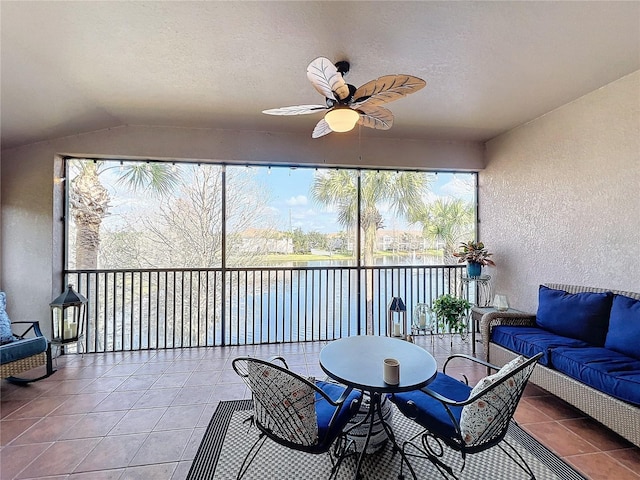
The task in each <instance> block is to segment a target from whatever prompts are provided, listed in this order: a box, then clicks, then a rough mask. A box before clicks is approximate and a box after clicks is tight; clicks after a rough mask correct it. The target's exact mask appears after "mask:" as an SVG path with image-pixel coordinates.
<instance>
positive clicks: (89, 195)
mask: <svg viewBox="0 0 640 480" xmlns="http://www.w3.org/2000/svg"><path fill="white" fill-rule="evenodd" d="M70 168H71V169H73V170H76V171H77V172H78V174H77V175H76V176H75V177H74V178H73V180H72V181H71V182H70V189H69V203H70V205H71V209H70V212H71V215H72V216H73V220H74V222H75V225H76V258H75V263H76V265H75V268H76V269H91V270H95V269H97V268H98V251H99V248H100V227H101V225H102V221H103V219H104V218H105V217H106V216H107V215H108V214H109V207H110V205H109V204H110V201H111V195H110V194H109V191H108V190H107V189H106V188H105V187H104V185H103V184H102V182H101V181H100V175H101V174H103V173H104V172H106V171H108V170H113V169H115V168H120V170H119V172H120V173H119V178H118V183H120V184H123V185H125V186H126V187H127V188H129V189H130V190H132V191H138V190H141V189H143V190H146V191H148V192H149V193H151V194H159V195H164V194H166V193H168V192H170V191H172V190H173V188H174V187H175V185H176V184H177V176H176V175H175V173H174V172H173V171H172V168H171V166H170V165H167V164H163V163H157V162H153V163H141V162H135V163H127V164H126V165H124V164H121V167H120V166H116V165H114V163H113V162H108V161H101V160H82V159H76V160H72V161H71V165H70Z"/></svg>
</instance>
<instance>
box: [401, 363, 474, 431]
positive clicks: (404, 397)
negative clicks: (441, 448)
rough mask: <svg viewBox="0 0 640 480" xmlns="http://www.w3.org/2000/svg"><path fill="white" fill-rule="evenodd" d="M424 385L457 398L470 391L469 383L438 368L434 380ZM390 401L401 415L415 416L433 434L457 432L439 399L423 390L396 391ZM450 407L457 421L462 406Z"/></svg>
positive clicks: (449, 396) (450, 397)
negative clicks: (441, 371)
mask: <svg viewBox="0 0 640 480" xmlns="http://www.w3.org/2000/svg"><path fill="white" fill-rule="evenodd" d="M427 388H428V389H429V390H433V391H434V392H437V393H439V394H440V395H442V396H443V397H446V398H449V399H451V400H455V401H457V402H461V401H463V400H466V399H467V398H469V394H470V393H471V387H469V386H468V385H465V384H464V383H462V382H460V381H458V380H456V379H454V378H451V377H450V376H448V375H445V374H444V373H440V372H438V374H437V375H436V378H435V380H433V381H432V382H431V383H430V384H429V385H427ZM391 401H392V402H393V403H395V404H396V406H397V407H398V410H400V411H401V412H402V414H403V415H405V416H407V417H409V418H412V419H414V420H415V421H416V422H417V423H418V424H420V425H422V426H423V427H424V428H426V429H428V430H429V431H431V432H433V433H434V434H436V435H439V436H441V437H444V438H452V437H457V436H458V435H457V434H456V430H455V426H454V424H453V423H452V422H451V418H450V417H449V415H448V414H447V411H446V410H445V408H444V406H443V405H442V403H441V402H440V401H438V400H436V399H435V398H433V397H430V396H429V395H427V394H426V393H424V392H422V391H420V390H414V391H412V392H405V393H395V394H393V395H392V396H391ZM410 402H411V403H410ZM450 408H451V413H452V414H453V416H454V418H455V419H456V422H457V423H460V415H461V414H462V407H450Z"/></svg>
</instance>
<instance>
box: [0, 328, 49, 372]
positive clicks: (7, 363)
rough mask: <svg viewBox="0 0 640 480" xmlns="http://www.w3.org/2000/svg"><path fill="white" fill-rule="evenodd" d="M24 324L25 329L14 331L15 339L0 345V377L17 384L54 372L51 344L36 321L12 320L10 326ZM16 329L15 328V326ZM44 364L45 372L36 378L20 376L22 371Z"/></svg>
mask: <svg viewBox="0 0 640 480" xmlns="http://www.w3.org/2000/svg"><path fill="white" fill-rule="evenodd" d="M21 324H26V325H28V327H27V328H26V330H23V331H21V332H20V333H14V337H15V340H14V341H12V342H11V343H7V344H4V345H2V346H0V378H6V379H7V380H8V381H10V382H12V383H17V384H27V383H30V382H35V381H37V380H42V379H43V378H47V377H48V376H50V375H51V374H53V373H54V372H55V370H54V369H53V362H52V360H51V344H50V343H49V342H48V341H47V339H46V337H45V336H44V335H43V334H42V332H41V331H40V324H39V323H38V322H12V324H11V325H12V326H16V325H21ZM16 330H17V328H16ZM41 366H45V373H44V374H43V375H41V376H39V377H37V378H21V377H16V376H15V375H20V374H22V373H24V372H27V371H29V370H32V369H34V368H37V367H41Z"/></svg>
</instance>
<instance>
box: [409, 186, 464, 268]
mask: <svg viewBox="0 0 640 480" xmlns="http://www.w3.org/2000/svg"><path fill="white" fill-rule="evenodd" d="M414 213H416V215H415V216H414V217H412V218H411V220H413V221H415V222H416V223H420V224H422V231H423V235H424V236H425V237H427V238H431V239H434V240H436V241H438V242H441V243H442V244H443V255H444V261H445V263H453V262H454V256H453V253H454V252H455V251H456V250H457V246H458V244H459V243H460V241H462V240H463V239H466V238H471V237H472V236H473V221H474V211H473V205H472V204H471V203H470V202H466V201H464V200H462V199H459V198H457V199H454V198H438V199H437V200H435V201H434V202H432V203H430V204H428V205H426V206H424V207H423V208H422V209H420V210H419V211H417V212H414Z"/></svg>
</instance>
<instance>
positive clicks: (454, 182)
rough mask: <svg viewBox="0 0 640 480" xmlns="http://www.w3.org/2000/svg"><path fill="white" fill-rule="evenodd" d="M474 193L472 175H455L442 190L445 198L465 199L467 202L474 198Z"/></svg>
mask: <svg viewBox="0 0 640 480" xmlns="http://www.w3.org/2000/svg"><path fill="white" fill-rule="evenodd" d="M473 191H474V185H473V176H471V175H453V178H452V179H451V180H450V181H449V182H447V183H445V184H444V185H443V186H442V188H441V189H440V193H441V195H443V196H449V197H456V198H464V199H465V200H467V199H468V200H470V199H471V198H473Z"/></svg>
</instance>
